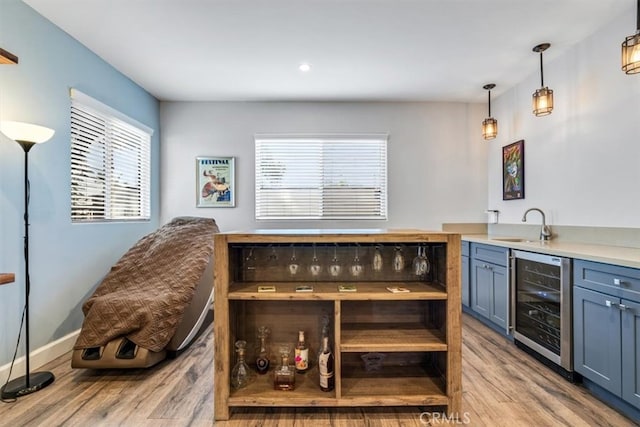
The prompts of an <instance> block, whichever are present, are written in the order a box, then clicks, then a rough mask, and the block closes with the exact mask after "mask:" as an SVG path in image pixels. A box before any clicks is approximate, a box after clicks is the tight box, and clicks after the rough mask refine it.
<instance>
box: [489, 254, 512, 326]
mask: <svg viewBox="0 0 640 427" xmlns="http://www.w3.org/2000/svg"><path fill="white" fill-rule="evenodd" d="M490 268H491V273H492V274H491V285H492V289H491V317H490V319H491V321H492V322H493V323H495V324H496V325H498V326H500V327H501V328H503V329H504V330H505V332H507V333H508V331H507V323H508V318H509V277H508V276H507V269H506V268H505V267H501V266H499V265H490Z"/></svg>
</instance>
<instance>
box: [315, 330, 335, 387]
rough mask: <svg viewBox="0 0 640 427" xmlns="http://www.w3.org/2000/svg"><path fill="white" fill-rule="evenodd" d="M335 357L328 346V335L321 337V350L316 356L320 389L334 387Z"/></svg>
mask: <svg viewBox="0 0 640 427" xmlns="http://www.w3.org/2000/svg"><path fill="white" fill-rule="evenodd" d="M334 365H335V358H334V356H333V353H332V352H331V348H330V347H329V337H327V336H325V337H323V338H322V352H321V353H320V356H319V357H318V372H319V373H320V390H322V391H331V390H333V388H334V387H335V381H336V379H335V372H334Z"/></svg>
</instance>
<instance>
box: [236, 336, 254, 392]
mask: <svg viewBox="0 0 640 427" xmlns="http://www.w3.org/2000/svg"><path fill="white" fill-rule="evenodd" d="M246 349H247V342H246V341H244V340H238V341H236V353H238V361H237V362H236V364H235V366H234V367H233V369H232V370H231V385H232V386H233V388H236V389H238V388H242V387H246V386H247V385H248V384H249V383H250V382H251V377H252V375H251V369H249V365H247V363H246V362H245V361H244V356H245V352H246Z"/></svg>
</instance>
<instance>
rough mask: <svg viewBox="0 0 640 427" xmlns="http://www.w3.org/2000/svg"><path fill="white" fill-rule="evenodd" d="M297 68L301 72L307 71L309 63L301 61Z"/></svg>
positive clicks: (309, 67) (309, 68)
mask: <svg viewBox="0 0 640 427" xmlns="http://www.w3.org/2000/svg"><path fill="white" fill-rule="evenodd" d="M298 70H300V71H302V72H303V73H306V72H307V71H309V70H311V64H308V63H306V62H303V63H302V64H300V66H299V67H298Z"/></svg>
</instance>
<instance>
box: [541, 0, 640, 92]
mask: <svg viewBox="0 0 640 427" xmlns="http://www.w3.org/2000/svg"><path fill="white" fill-rule="evenodd" d="M638 1H640V0H638ZM540 87H544V71H543V68H542V51H540Z"/></svg>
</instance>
